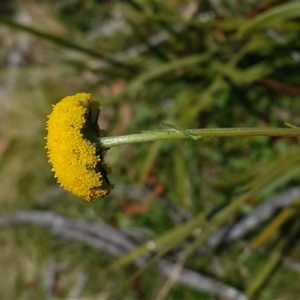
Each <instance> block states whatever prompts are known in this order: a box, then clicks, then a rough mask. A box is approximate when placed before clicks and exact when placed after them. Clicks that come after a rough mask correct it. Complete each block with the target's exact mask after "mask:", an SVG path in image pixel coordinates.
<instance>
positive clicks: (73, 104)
mask: <svg viewBox="0 0 300 300" xmlns="http://www.w3.org/2000/svg"><path fill="white" fill-rule="evenodd" d="M99 108H100V104H99V103H98V102H97V101H94V100H92V99H91V95H90V94H87V93H77V94H76V95H73V96H68V97H66V98H64V99H62V100H61V101H60V102H58V103H57V104H56V105H54V107H53V111H52V113H51V114H50V115H49V116H48V121H47V130H48V135H47V137H46V140H47V145H46V148H47V149H48V158H49V162H50V163H51V164H52V166H53V169H52V170H53V171H54V172H55V177H56V178H57V179H58V182H59V183H60V184H61V185H62V186H63V187H64V188H65V189H66V190H68V191H70V192H72V193H73V194H75V195H76V196H78V197H80V198H83V199H85V200H86V201H90V200H93V199H96V198H99V197H103V196H105V195H107V194H108V193H110V191H111V190H112V188H113V185H111V184H109V182H107V179H106V178H103V174H101V172H100V171H99V170H101V169H102V170H105V173H106V171H107V167H106V165H105V163H104V162H103V161H102V159H101V157H103V155H104V153H102V154H101V156H100V154H99V152H100V153H101V151H99V149H97V148H96V146H94V145H93V144H92V143H91V141H89V140H88V139H87V137H86V136H85V134H84V132H85V128H86V126H87V122H89V121H90V120H88V116H89V115H92V113H93V112H95V109H96V111H97V110H99ZM91 109H93V111H91ZM97 150H98V151H97ZM104 176H105V177H106V174H104Z"/></svg>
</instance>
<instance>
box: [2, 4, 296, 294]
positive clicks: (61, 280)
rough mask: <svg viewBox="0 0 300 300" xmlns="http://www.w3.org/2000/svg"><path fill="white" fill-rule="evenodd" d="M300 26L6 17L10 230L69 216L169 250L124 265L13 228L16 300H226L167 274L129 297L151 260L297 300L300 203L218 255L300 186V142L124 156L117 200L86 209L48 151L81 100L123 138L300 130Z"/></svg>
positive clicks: (213, 19)
mask: <svg viewBox="0 0 300 300" xmlns="http://www.w3.org/2000/svg"><path fill="white" fill-rule="evenodd" d="M299 17H300V2H298V1H283V0H282V1H279V0H278V1H266V0H265V1H250V0H245V1H238V0H230V1H229V0H228V1H214V0H202V1H183V0H168V1H156V0H150V1H136V0H126V1H125V0H124V1H100V0H88V1H80V0H62V1H58V0H56V1H54V0H52V1H51V0H44V1H37V0H36V1H34V0H26V1H18V0H14V1H2V2H1V8H0V40H1V42H0V43H1V48H0V66H1V69H0V76H1V77H0V80H1V81H0V99H1V109H0V120H1V122H0V159H1V160H0V178H1V180H0V191H1V194H0V199H1V201H0V203H1V205H0V209H1V215H2V218H3V217H5V216H6V215H8V214H11V213H15V212H17V211H20V210H26V211H29V212H37V211H38V212H54V213H56V214H59V215H61V216H64V217H69V218H74V219H76V220H85V221H93V222H102V223H103V222H105V223H106V224H109V225H111V226H113V227H114V228H115V229H117V230H119V231H120V232H127V233H129V234H134V233H135V234H136V236H138V238H136V239H135V242H136V244H141V243H142V242H147V241H151V240H152V244H149V242H148V244H147V243H146V245H148V246H149V245H150V246H151V245H152V246H153V245H154V246H153V247H150V246H149V247H146V248H139V249H140V253H138V252H137V251H136V252H132V255H131V256H125V253H124V256H121V257H120V258H119V259H118V260H116V257H115V256H114V255H112V254H111V253H108V252H109V251H106V252H105V251H101V249H100V250H99V249H96V248H94V247H92V246H91V245H87V244H85V243H83V242H81V241H78V240H76V238H73V239H68V240H66V239H63V238H57V237H56V236H55V235H53V234H51V233H49V232H48V231H47V230H46V229H45V228H40V226H31V225H22V226H5V227H4V228H2V229H1V230H0V249H1V256H0V265H1V272H0V298H1V299H27V298H31V299H45V298H61V299H65V298H85V299H88V298H90V299H216V298H215V297H216V295H219V294H218V292H216V293H215V294H214V293H212V292H209V291H201V290H199V289H198V290H197V289H196V288H195V287H191V286H189V284H186V283H184V282H182V283H181V284H178V283H176V280H175V282H172V280H170V277H168V276H162V275H161V274H160V273H159V272H158V271H157V269H155V267H154V265H151V264H149V265H146V266H147V268H146V267H145V268H144V269H142V271H141V272H140V273H141V274H140V276H135V277H134V278H132V280H129V281H126V280H127V279H128V278H129V277H130V276H132V275H133V274H135V272H137V271H138V270H139V267H138V266H137V265H136V264H133V263H134V262H135V261H136V259H137V258H138V256H139V255H141V254H145V253H146V252H149V251H150V250H151V249H152V248H153V249H154V250H159V251H157V252H153V255H155V254H156V253H158V254H159V256H158V257H157V259H159V258H160V257H162V256H163V255H165V258H167V259H169V261H172V262H175V263H176V262H177V263H178V264H177V265H178V266H179V269H180V268H189V270H193V271H194V272H196V273H198V274H204V275H205V276H207V278H210V279H211V280H215V281H216V282H220V283H224V284H226V285H228V286H231V287H233V288H235V289H236V290H239V291H240V292H241V293H243V294H247V295H248V296H249V297H250V298H252V297H255V296H257V297H258V298H259V299H295V298H296V297H297V296H298V295H299V294H300V280H299V279H300V275H299V270H300V267H299V266H300V256H299V250H300V244H299V238H298V237H299V233H300V223H299V210H298V207H297V203H298V202H299V199H298V198H297V197H296V196H297V195H295V196H293V197H292V198H291V199H290V201H289V202H288V203H286V202H285V204H283V205H282V206H281V207H280V206H279V207H280V208H278V207H273V213H272V214H271V215H270V216H269V218H268V219H265V220H264V222H261V223H257V224H256V225H257V226H256V228H255V229H253V230H252V231H250V232H247V234H245V235H243V236H242V237H241V238H239V239H237V240H236V241H234V242H231V243H225V242H224V243H219V245H218V247H208V246H207V242H206V241H207V238H209V237H210V236H211V234H212V233H213V232H214V231H215V230H216V229H218V228H221V227H222V226H225V225H228V224H229V225H230V224H231V225H232V224H236V222H238V221H239V220H242V219H243V218H244V217H247V216H252V214H253V213H254V212H255V208H256V207H259V205H261V204H263V203H267V201H268V200H269V199H272V197H273V196H276V195H277V194H278V193H280V192H281V193H283V194H282V195H285V194H284V191H288V189H289V188H295V187H298V186H299V183H300V176H299V175H300V164H299V161H300V149H299V140H298V139H296V138H265V137H256V138H253V137H251V138H240V137H239V138H222V139H221V138H214V139H203V140H201V141H197V142H194V141H192V140H187V141H163V142H155V143H152V144H147V143H145V144H140V145H130V146H120V147H116V148H113V149H111V150H110V151H108V153H107V158H106V159H107V163H108V164H109V165H110V167H111V168H112V175H111V181H112V182H114V183H115V185H116V188H115V191H114V192H113V193H112V194H111V195H110V196H109V197H107V198H104V199H101V200H98V201H96V202H92V203H86V202H84V201H83V200H81V199H78V198H76V197H74V196H72V195H71V194H69V193H67V192H65V191H64V190H63V189H62V188H60V187H59V186H58V185H57V183H56V181H55V179H54V178H53V174H52V173H51V166H50V165H48V163H47V158H46V153H45V149H44V146H45V141H44V136H45V134H46V132H45V121H46V116H47V115H48V114H49V113H50V111H51V107H52V106H51V105H52V104H55V103H57V102H58V101H59V99H61V98H63V97H65V96H66V95H70V94H75V93H76V92H80V91H84V92H90V93H92V94H93V97H94V98H95V99H97V100H99V101H101V103H102V106H103V108H102V111H101V118H100V120H99V124H100V126H101V128H105V129H106V130H107V131H108V134H109V135H122V134H130V133H136V132H139V131H142V130H151V129H157V128H161V125H160V123H161V122H168V123H171V124H176V125H178V126H180V127H182V128H214V127H264V126H269V127H284V125H283V124H284V122H288V123H291V124H294V125H296V126H300V117H299V115H298V113H299V111H300V110H299V109H300V101H299V99H300V86H299V79H300V67H299V66H300V22H299ZM298 193H300V192H298ZM283 197H284V196H283ZM295 197H296V198H295ZM279 202H280V201H279ZM283 207H285V208H283ZM191 222H194V223H193V224H192V225H190V224H191ZM17 223H18V222H17ZM28 223H30V221H28ZM0 224H1V218H0ZM231 225H230V226H231ZM175 229H176V230H178V231H175V233H174V230H175ZM153 239H154V240H155V239H156V240H155V242H153ZM155 243H156V244H157V245H160V247H158V248H155V245H156V244H155ZM143 249H144V250H143ZM161 250H162V252H161V253H160V251H161ZM284 262H285V263H284ZM286 262H288V263H286ZM49 266H50V267H49ZM53 266H54V267H53ZM49 269H51V270H52V271H51V270H50V271H49ZM175 271H176V270H175ZM171 273H172V272H170V274H171ZM175 273H176V272H175ZM49 274H54V275H53V276H52V277H53V278H52V279H53V280H52V281H51V284H50V285H49V283H48V284H47V278H48V279H49ZM82 276H83V277H82ZM175 277H176V276H175ZM82 278H84V280H83V279H82ZM78 280H79V282H80V283H81V288H79V291H77V294H76V292H74V288H75V290H76V287H77V288H78V285H79V283H78ZM298 280H299V281H298ZM124 283H125V284H124ZM122 284H124V285H122ZM120 286H121V287H122V288H121V290H120V291H119V292H118V293H115V294H114V295H112V293H113V292H115V291H116V289H117V288H119V287H120ZM72 293H73V294H72ZM227 298H229V299H233V297H231V298H230V297H229V296H228V297H227Z"/></svg>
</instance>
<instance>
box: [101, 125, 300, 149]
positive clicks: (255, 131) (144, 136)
mask: <svg viewBox="0 0 300 300" xmlns="http://www.w3.org/2000/svg"><path fill="white" fill-rule="evenodd" d="M184 131H186V132H189V133H190V134H191V135H192V136H194V137H197V138H210V137H225V136H232V137H234V136H244V137H245V136H278V137H279V136H281V137H299V136H300V128H268V127H263V128H205V129H185V130H184ZM184 131H182V130H176V129H162V130H150V131H144V132H141V133H136V134H129V135H121V136H109V137H101V138H100V139H99V142H100V143H101V146H102V147H104V148H106V149H107V148H111V147H114V146H118V145H126V144H136V143H145V142H152V141H157V140H174V139H188V138H189V136H188V135H187V134H185V132H184Z"/></svg>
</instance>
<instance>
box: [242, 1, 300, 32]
mask: <svg viewBox="0 0 300 300" xmlns="http://www.w3.org/2000/svg"><path fill="white" fill-rule="evenodd" d="M299 16H300V1H295V2H291V3H287V4H283V5H278V6H276V7H275V8H272V9H270V10H268V11H266V12H265V13H262V14H259V15H258V16H257V17H256V18H254V19H251V20H250V21H248V22H246V23H245V24H244V25H243V26H241V28H240V30H239V33H242V34H245V33H250V32H251V31H254V30H256V29H259V28H262V27H266V26H269V25H270V24H273V23H276V22H282V21H285V20H288V19H291V18H295V17H299Z"/></svg>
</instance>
